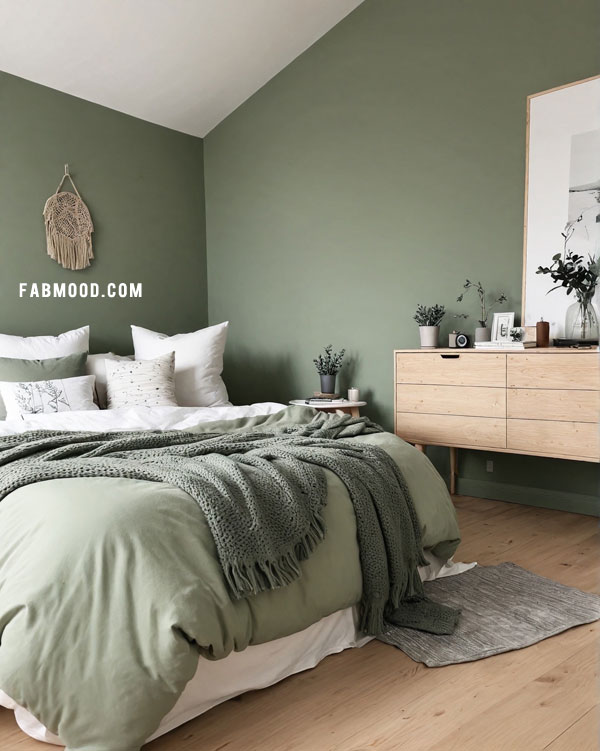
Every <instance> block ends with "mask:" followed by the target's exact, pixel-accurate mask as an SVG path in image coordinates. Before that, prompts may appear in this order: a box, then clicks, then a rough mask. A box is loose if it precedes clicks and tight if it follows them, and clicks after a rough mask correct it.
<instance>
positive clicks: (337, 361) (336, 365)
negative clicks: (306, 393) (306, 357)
mask: <svg viewBox="0 0 600 751" xmlns="http://www.w3.org/2000/svg"><path fill="white" fill-rule="evenodd" d="M345 354H346V350H345V349H341V350H340V351H339V352H334V351H333V345H332V344H328V345H327V346H326V347H325V349H324V354H322V355H319V356H318V357H316V358H315V359H314V360H313V362H314V364H315V366H316V368H317V373H318V374H319V376H320V377H321V392H322V393H323V394H334V393H335V379H336V376H337V374H338V373H339V372H340V370H341V368H342V360H343V359H344V355H345Z"/></svg>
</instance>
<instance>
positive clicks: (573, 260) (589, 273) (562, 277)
mask: <svg viewBox="0 0 600 751" xmlns="http://www.w3.org/2000/svg"><path fill="white" fill-rule="evenodd" d="M535 273H536V274H550V277H551V279H552V281H553V282H556V283H557V284H556V287H552V289H549V290H548V293H550V292H554V290H556V289H565V290H566V292H567V295H570V294H572V293H573V292H574V293H575V297H576V298H577V299H578V300H579V301H580V302H581V303H587V302H588V301H591V299H592V298H593V297H594V293H595V291H596V286H597V284H598V275H599V273H600V269H599V267H598V259H597V258H593V257H592V256H589V257H588V259H587V261H585V260H584V258H583V256H580V255H577V254H576V253H573V252H572V251H570V250H568V251H566V253H565V254H564V258H563V255H562V254H561V253H557V254H556V255H555V256H552V263H551V265H550V266H538V270H537V271H536V272H535Z"/></svg>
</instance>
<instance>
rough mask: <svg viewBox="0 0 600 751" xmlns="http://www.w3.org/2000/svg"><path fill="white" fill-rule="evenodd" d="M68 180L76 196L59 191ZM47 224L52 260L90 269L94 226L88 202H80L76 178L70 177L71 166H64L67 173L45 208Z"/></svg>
mask: <svg viewBox="0 0 600 751" xmlns="http://www.w3.org/2000/svg"><path fill="white" fill-rule="evenodd" d="M67 178H69V180H70V181H71V185H72V186H73V190H74V191H75V193H70V192H63V193H61V192H60V189H61V188H62V184H63V183H64V181H65V180H66V179H67ZM44 220H45V222H46V247H47V249H48V255H49V256H50V258H52V259H54V260H55V261H57V263H60V265H61V266H63V267H64V268H65V269H71V270H72V271H80V270H81V269H85V268H87V267H88V266H89V265H90V263H91V261H92V258H93V257H94V253H93V251H92V232H93V231H94V225H93V224H92V217H91V216H90V212H89V210H88V207H87V206H86V205H85V203H84V202H83V201H82V200H81V196H80V195H79V191H78V190H77V188H76V187H75V183H74V182H73V178H72V177H71V175H70V174H69V165H68V164H65V174H64V175H63V178H62V180H61V181H60V183H59V185H58V188H57V189H56V192H55V193H54V195H52V196H50V198H49V199H48V200H47V201H46V205H45V206H44Z"/></svg>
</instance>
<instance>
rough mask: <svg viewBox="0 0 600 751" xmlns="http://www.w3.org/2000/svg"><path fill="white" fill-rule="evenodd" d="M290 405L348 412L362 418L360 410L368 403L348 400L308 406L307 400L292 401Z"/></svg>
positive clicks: (324, 410)
mask: <svg viewBox="0 0 600 751" xmlns="http://www.w3.org/2000/svg"><path fill="white" fill-rule="evenodd" d="M290 404H293V405H294V406H296V407H313V408H314V409H319V410H321V412H338V411H339V412H346V414H348V415H352V417H360V408H361V407H365V406H366V405H367V403H366V402H349V401H348V400H347V399H346V400H345V401H343V402H337V403H336V404H330V403H325V404H323V405H321V404H307V403H306V399H292V400H291V401H290Z"/></svg>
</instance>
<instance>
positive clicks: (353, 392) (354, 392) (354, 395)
mask: <svg viewBox="0 0 600 751" xmlns="http://www.w3.org/2000/svg"><path fill="white" fill-rule="evenodd" d="M358 397H359V391H358V389H356V388H354V387H352V388H350V389H348V401H349V402H357V401H358Z"/></svg>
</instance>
